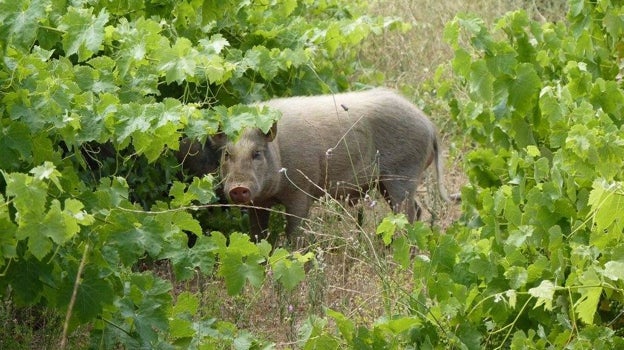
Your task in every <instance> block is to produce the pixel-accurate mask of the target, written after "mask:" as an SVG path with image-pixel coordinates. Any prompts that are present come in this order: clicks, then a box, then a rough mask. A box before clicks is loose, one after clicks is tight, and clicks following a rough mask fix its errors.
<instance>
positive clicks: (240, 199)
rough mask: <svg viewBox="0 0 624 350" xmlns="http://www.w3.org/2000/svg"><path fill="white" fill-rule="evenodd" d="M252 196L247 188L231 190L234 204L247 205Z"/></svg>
mask: <svg viewBox="0 0 624 350" xmlns="http://www.w3.org/2000/svg"><path fill="white" fill-rule="evenodd" d="M250 196H251V193H250V192H249V189H248V188H247V187H242V186H239V187H234V188H233V189H231V190H230V198H231V199H232V202H234V203H238V204H247V203H249V199H250Z"/></svg>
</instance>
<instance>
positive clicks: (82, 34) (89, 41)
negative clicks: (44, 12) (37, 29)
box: [59, 7, 108, 62]
mask: <svg viewBox="0 0 624 350" xmlns="http://www.w3.org/2000/svg"><path fill="white" fill-rule="evenodd" d="M107 22H108V13H107V12H106V10H105V9H102V10H101V11H100V13H99V14H98V15H97V16H93V14H92V9H79V8H75V7H70V8H69V10H68V11H67V13H66V14H65V15H64V16H63V17H62V18H61V22H60V26H59V29H61V30H63V31H65V33H64V34H63V49H64V50H65V54H66V55H67V56H70V55H73V54H78V60H79V61H81V62H83V61H86V60H87V59H89V58H91V57H92V56H93V54H94V53H96V52H98V51H99V50H100V45H102V43H103V41H104V26H105V25H106V23H107Z"/></svg>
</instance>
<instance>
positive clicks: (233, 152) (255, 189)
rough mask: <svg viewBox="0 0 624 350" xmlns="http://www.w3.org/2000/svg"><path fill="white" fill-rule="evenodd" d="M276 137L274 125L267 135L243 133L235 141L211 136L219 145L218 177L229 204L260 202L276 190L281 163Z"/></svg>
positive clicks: (253, 132) (251, 131) (275, 125)
mask: <svg viewBox="0 0 624 350" xmlns="http://www.w3.org/2000/svg"><path fill="white" fill-rule="evenodd" d="M276 135H277V123H275V124H273V126H272V127H271V129H270V130H269V131H268V132H267V133H263V132H262V131H261V130H259V129H248V130H245V131H243V133H242V134H241V135H240V137H239V138H238V139H237V140H235V141H233V140H228V139H227V137H225V136H224V135H223V134H218V135H216V136H215V137H213V140H214V142H215V143H220V144H222V145H223V148H222V155H221V178H222V180H223V189H224V192H225V195H226V196H227V198H228V200H229V201H231V202H232V203H236V204H253V203H259V202H260V203H261V202H263V200H264V199H265V198H268V197H270V196H272V195H273V194H274V193H275V192H276V191H277V189H278V188H279V183H280V174H279V170H280V168H281V162H280V154H279V149H278V145H277V140H276Z"/></svg>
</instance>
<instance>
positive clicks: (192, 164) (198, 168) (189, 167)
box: [175, 138, 221, 176]
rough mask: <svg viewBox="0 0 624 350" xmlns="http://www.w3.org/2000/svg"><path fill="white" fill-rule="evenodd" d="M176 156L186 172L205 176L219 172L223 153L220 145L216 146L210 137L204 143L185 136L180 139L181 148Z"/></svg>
mask: <svg viewBox="0 0 624 350" xmlns="http://www.w3.org/2000/svg"><path fill="white" fill-rule="evenodd" d="M175 156H176V158H177V159H178V161H179V162H180V164H182V169H183V170H184V174H188V175H192V176H203V175H206V174H210V173H215V172H217V170H218V169H219V159H220V157H221V154H220V151H219V147H217V146H215V145H214V144H213V143H212V142H211V140H210V139H207V140H206V142H205V143H204V144H203V145H202V144H201V143H199V142H198V141H195V140H191V139H189V138H183V139H182V140H180V149H179V150H178V151H176V152H175Z"/></svg>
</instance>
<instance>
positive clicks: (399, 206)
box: [379, 178, 421, 223]
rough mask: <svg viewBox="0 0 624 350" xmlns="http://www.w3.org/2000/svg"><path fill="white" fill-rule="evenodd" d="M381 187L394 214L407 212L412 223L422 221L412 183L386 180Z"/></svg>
mask: <svg viewBox="0 0 624 350" xmlns="http://www.w3.org/2000/svg"><path fill="white" fill-rule="evenodd" d="M379 187H380V190H381V192H382V193H383V196H384V198H385V199H386V201H387V202H388V204H390V207H391V208H392V211H393V212H394V213H399V212H401V211H403V212H405V214H406V215H407V219H408V220H409V222H410V223H412V222H414V221H415V220H418V219H420V213H421V210H420V207H419V206H418V204H417V203H416V201H415V200H414V188H415V186H414V183H413V182H412V181H410V180H398V179H396V178H394V179H385V180H382V181H381V182H380V184H379Z"/></svg>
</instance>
